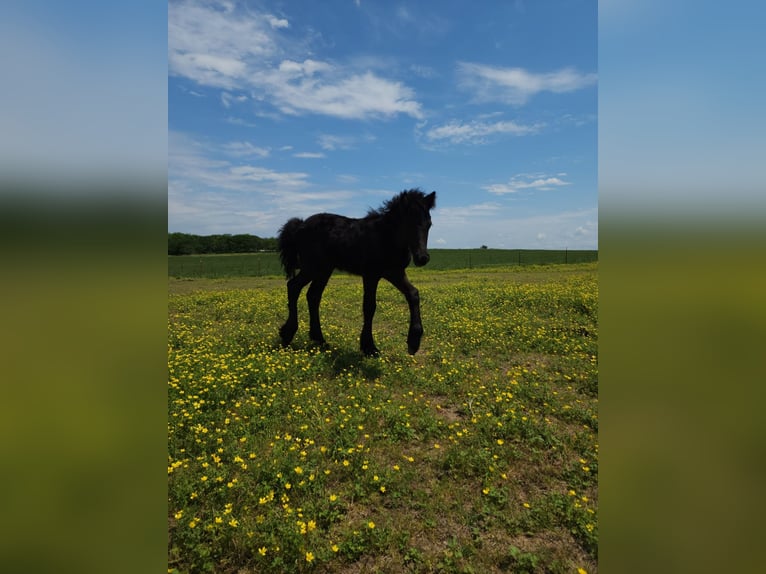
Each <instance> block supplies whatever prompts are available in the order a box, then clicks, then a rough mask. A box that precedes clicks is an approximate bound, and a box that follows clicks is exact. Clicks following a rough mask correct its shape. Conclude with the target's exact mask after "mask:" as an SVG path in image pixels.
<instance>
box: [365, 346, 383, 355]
mask: <svg viewBox="0 0 766 574" xmlns="http://www.w3.org/2000/svg"><path fill="white" fill-rule="evenodd" d="M362 354H363V355H364V356H365V357H380V349H378V348H377V347H371V348H369V349H362Z"/></svg>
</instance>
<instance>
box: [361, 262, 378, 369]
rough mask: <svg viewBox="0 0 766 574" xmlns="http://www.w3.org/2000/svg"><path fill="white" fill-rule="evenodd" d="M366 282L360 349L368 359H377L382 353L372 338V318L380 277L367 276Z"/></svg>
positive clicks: (364, 278)
mask: <svg viewBox="0 0 766 574" xmlns="http://www.w3.org/2000/svg"><path fill="white" fill-rule="evenodd" d="M363 281H364V299H363V302H362V312H363V314H364V324H363V325H362V334H361V335H360V337H359V348H360V349H361V350H362V353H364V354H365V355H367V356H368V357H376V356H378V355H379V354H380V351H379V350H378V348H377V347H376V346H375V340H374V339H373V337H372V318H373V317H374V316H375V309H376V307H377V302H376V298H377V292H378V281H380V277H376V276H365V277H363Z"/></svg>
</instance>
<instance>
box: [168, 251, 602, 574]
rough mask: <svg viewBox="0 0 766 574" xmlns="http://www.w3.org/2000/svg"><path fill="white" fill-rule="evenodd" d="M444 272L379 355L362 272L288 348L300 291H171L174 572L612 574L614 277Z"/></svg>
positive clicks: (385, 297)
mask: <svg viewBox="0 0 766 574" xmlns="http://www.w3.org/2000/svg"><path fill="white" fill-rule="evenodd" d="M489 251H491V250H489ZM437 261H438V256H436V255H435V256H434V261H432V262H437ZM429 267H430V264H429V266H428V267H426V268H422V269H410V270H408V273H409V276H410V278H411V280H412V282H413V283H414V284H415V285H416V286H417V287H418V288H419V290H420V294H421V300H422V315H423V325H424V328H425V335H424V338H423V343H422V347H421V350H420V351H419V352H418V353H417V354H416V355H414V356H410V355H408V354H407V352H406V343H405V339H406V335H407V327H408V310H407V305H406V303H405V302H404V299H403V297H402V296H401V295H400V294H399V293H398V292H397V291H396V290H395V289H394V288H393V287H391V286H390V285H389V284H387V283H385V282H382V283H381V286H380V289H379V291H378V312H377V314H376V316H375V323H374V332H375V337H376V342H377V344H378V347H380V349H381V352H382V353H381V356H380V357H379V358H366V357H363V356H362V355H361V353H360V352H359V351H358V345H359V341H358V336H359V332H360V330H361V324H362V321H361V320H362V317H361V315H362V311H361V308H362V286H361V280H360V279H359V278H358V277H352V276H349V275H344V274H337V275H335V276H333V278H332V279H331V280H330V283H329V285H328V287H327V290H326V291H325V295H324V299H323V301H322V307H321V312H322V319H323V329H324V334H325V337H326V338H327V340H328V345H327V346H326V347H323V348H318V347H315V346H314V345H312V344H311V343H310V341H309V340H308V335H307V309H306V303H305V297H301V300H300V306H299V312H300V320H301V325H300V330H299V331H298V334H297V336H296V339H295V341H294V343H293V345H292V346H290V347H289V348H286V349H283V348H281V347H280V346H279V344H278V335H277V331H278V328H279V326H280V324H281V323H282V322H283V321H284V319H285V314H286V294H285V287H284V285H285V283H284V280H283V279H282V278H277V277H262V278H261V277H238V278H218V279H190V278H182V279H174V278H171V279H169V288H170V294H169V324H168V325H169V326H168V331H169V333H168V374H169V380H168V408H169V413H168V521H169V526H168V529H169V539H168V561H169V564H168V569H169V570H168V571H169V572H231V573H253V574H254V573H260V572H322V573H343V572H389V573H404V572H455V573H457V572H482V573H499V572H554V573H565V572H566V573H573V572H587V573H591V574H592V573H593V572H596V571H597V559H598V488H597V483H598V413H597V411H598V398H597V396H598V382H597V381H598V346H597V343H598V286H597V285H598V283H597V263H580V264H569V265H545V266H518V265H516V266H513V267H493V268H488V269H473V270H461V271H435V270H432V269H429Z"/></svg>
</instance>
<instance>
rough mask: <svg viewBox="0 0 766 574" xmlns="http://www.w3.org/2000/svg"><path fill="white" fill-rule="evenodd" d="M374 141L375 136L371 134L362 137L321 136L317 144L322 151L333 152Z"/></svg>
mask: <svg viewBox="0 0 766 574" xmlns="http://www.w3.org/2000/svg"><path fill="white" fill-rule="evenodd" d="M375 139H376V138H375V136H374V135H372V134H365V135H362V136H350V135H335V134H321V135H320V136H319V137H318V138H317V143H318V144H319V147H321V148H322V149H323V150H327V151H335V150H339V149H340V150H348V149H354V148H355V147H357V146H358V145H360V144H363V143H370V142H374V141H375Z"/></svg>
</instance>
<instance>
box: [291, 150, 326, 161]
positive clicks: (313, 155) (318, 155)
mask: <svg viewBox="0 0 766 574" xmlns="http://www.w3.org/2000/svg"><path fill="white" fill-rule="evenodd" d="M293 157H297V158H302V159H321V158H323V157H325V155H324V154H323V153H318V152H310V151H304V152H300V153H294V154H293Z"/></svg>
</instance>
